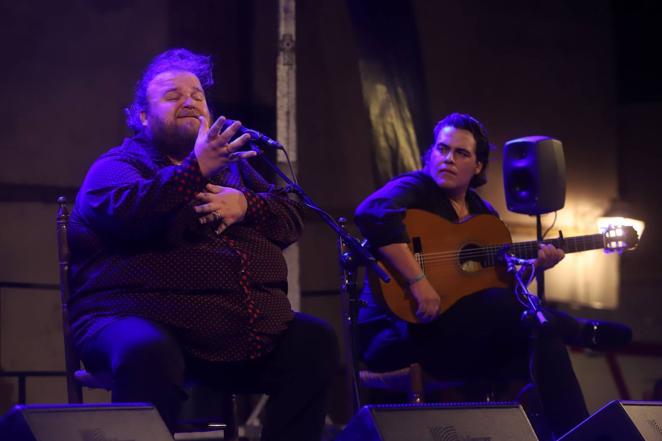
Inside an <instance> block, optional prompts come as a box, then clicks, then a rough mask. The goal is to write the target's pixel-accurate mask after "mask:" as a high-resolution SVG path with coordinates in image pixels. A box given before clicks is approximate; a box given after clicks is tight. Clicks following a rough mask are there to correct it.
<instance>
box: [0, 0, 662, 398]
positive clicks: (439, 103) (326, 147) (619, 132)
mask: <svg viewBox="0 0 662 441" xmlns="http://www.w3.org/2000/svg"><path fill="white" fill-rule="evenodd" d="M402 4H403V5H407V7H410V8H411V11H412V14H413V17H414V23H415V27H416V30H417V35H416V39H417V41H418V45H419V48H420V54H419V57H420V61H421V66H420V67H421V69H422V73H421V74H420V75H419V76H420V77H421V78H420V81H421V84H422V85H423V86H424V90H425V91H426V95H425V99H424V100H423V101H422V102H414V103H411V104H412V105H413V106H415V107H416V108H419V107H420V108H425V109H426V112H427V113H428V114H429V116H430V118H431V123H434V121H437V120H438V119H440V118H441V117H443V116H445V115H446V114H448V113H450V112H452V111H462V112H467V113H471V114H473V115H475V116H476V117H478V118H479V119H480V120H481V121H483V122H484V123H485V125H486V126H487V127H488V130H489V131H490V134H491V137H492V142H493V143H494V144H495V145H496V146H497V147H498V148H497V150H496V151H495V152H494V153H493V161H492V164H491V165H490V174H489V179H490V181H491V185H489V186H488V187H489V188H487V189H485V190H484V191H483V195H484V196H485V197H487V198H488V199H490V200H491V201H492V202H493V203H494V204H495V206H496V207H497V209H498V210H499V211H500V212H501V213H502V214H503V215H504V218H505V220H506V221H507V222H508V223H509V225H511V226H512V227H513V228H515V229H517V228H519V230H520V231H524V232H525V233H530V236H531V237H533V234H535V232H534V230H533V229H532V228H531V226H532V220H531V219H527V218H526V217H525V216H522V215H514V214H511V213H507V210H506V208H505V203H504V197H503V189H502V188H501V187H502V178H501V171H500V170H501V162H500V161H501V148H500V147H501V146H502V145H503V143H504V142H505V141H507V140H508V139H512V138H516V137H521V136H527V135H532V134H545V135H549V136H553V137H555V138H557V139H560V140H562V141H563V144H564V150H565V156H566V165H567V185H568V196H567V200H566V208H565V209H564V210H562V212H561V218H560V219H561V226H564V225H565V227H566V228H568V229H570V230H572V228H575V229H577V225H584V224H585V223H590V222H593V218H595V217H596V216H598V215H599V213H600V212H601V211H604V209H605V208H606V207H607V206H608V205H609V201H610V200H611V199H612V198H614V197H616V196H619V195H620V196H621V197H622V198H625V199H627V200H628V201H629V202H631V203H632V204H633V206H634V207H635V208H636V209H637V210H639V213H640V214H641V217H643V219H644V220H645V221H646V225H647V227H646V233H645V236H644V238H643V241H642V243H641V244H640V246H639V248H638V249H637V250H636V251H635V252H632V253H627V254H624V255H623V256H622V257H621V286H620V302H619V306H618V307H617V308H616V309H613V310H597V309H593V308H590V307H587V306H585V305H580V304H572V303H569V302H563V303H561V304H559V305H558V306H559V307H560V308H564V309H572V310H573V311H574V312H575V313H577V314H580V315H584V316H589V317H601V318H608V319H614V320H619V321H623V322H625V323H627V324H629V325H630V326H632V327H633V328H634V329H635V339H636V340H637V342H639V343H646V344H648V345H652V346H648V347H649V348H651V347H652V348H653V349H652V350H653V352H655V351H658V352H657V354H658V355H660V354H659V350H658V349H656V348H659V345H660V343H662V320H661V318H660V312H661V311H662V299H661V296H660V295H659V289H658V287H659V285H660V281H661V278H662V276H661V275H660V268H661V265H660V263H661V258H660V253H659V252H658V250H657V245H658V243H659V242H660V213H661V211H660V199H661V198H660V191H659V188H660V183H659V180H658V175H659V173H658V164H657V162H658V156H659V155H658V151H657V150H658V149H659V144H660V137H659V127H660V122H659V120H660V117H661V116H662V85H661V79H662V69H661V68H660V64H659V62H658V60H657V58H658V57H659V54H660V52H661V49H662V48H661V46H662V44H661V43H662V41H661V32H662V31H661V30H660V29H661V26H660V22H661V20H662V7H661V6H660V4H659V3H658V2H654V1H648V2H646V1H611V2H605V1H600V0H591V1H583V2H574V1H556V2H531V1H516V0H508V1H502V2H489V3H488V2H481V1H477V0H469V1H463V2H450V1H423V0H416V1H412V2H411V3H409V2H402ZM277 11H278V3H277V2H276V1H275V0H233V1H232V0H222V1H221V0H207V1H201V0H196V1H187V2H183V1H175V0H172V1H159V0H143V1H140V0H116V1H111V0H93V1H92V0H90V1H84V0H77V1H76V0H75V1H70V2H66V3H62V2H48V1H41V2H10V1H3V2H2V4H1V6H0V44H1V45H2V46H1V47H2V52H1V53H2V56H3V62H2V67H1V68H0V78H1V81H0V96H2V106H1V107H0V124H1V125H0V149H1V150H0V151H1V152H2V158H3V160H2V162H1V163H0V207H2V217H1V219H2V224H1V225H0V239H1V243H2V246H1V250H0V281H2V284H3V285H2V291H0V293H2V294H3V295H2V296H1V297H2V303H0V313H1V314H2V319H3V321H2V323H1V324H0V325H1V326H0V338H1V339H0V368H4V369H38V368H44V367H46V368H51V369H59V368H60V367H59V365H58V364H57V363H59V361H60V360H61V355H60V349H59V347H57V345H58V342H59V337H58V336H57V335H58V334H57V332H58V327H59V325H58V323H57V319H55V318H54V317H57V298H56V294H57V292H56V291H55V290H52V289H51V290H50V291H49V290H48V289H45V290H39V289H36V288H35V289H33V290H30V289H28V290H23V291H22V290H16V289H15V288H13V286H14V285H12V284H15V283H17V282H20V283H29V284H45V285H49V284H55V283H57V272H56V269H57V268H56V265H55V262H56V260H55V242H54V234H53V231H54V222H53V219H54V213H55V205H54V201H55V197H56V195H59V194H67V195H69V196H73V195H75V192H76V190H77V188H78V186H79V185H80V182H81V180H82V178H83V176H84V173H85V171H86V170H87V168H88V167H89V165H90V164H91V163H92V161H93V160H94V159H95V158H96V157H97V156H98V155H99V154H100V153H102V152H103V151H105V150H106V149H108V148H109V147H112V146H114V145H117V144H119V143H120V142H121V140H122V138H123V136H125V135H126V134H128V130H127V129H126V128H125V126H124V115H123V111H122V109H123V107H124V106H125V105H127V104H128V103H129V102H130V100H131V96H132V91H133V86H134V84H135V82H136V81H137V79H138V77H139V75H140V72H141V71H142V69H143V68H144V67H145V65H146V64H147V62H148V61H149V60H150V59H151V58H152V57H153V56H154V55H156V54H158V53H159V52H161V51H163V50H165V49H167V48H171V47H187V48H189V49H192V50H194V51H198V52H204V53H209V54H211V55H212V56H213V59H214V62H215V73H216V75H215V78H216V86H215V87H214V89H213V91H212V92H211V94H210V96H209V101H210V102H211V104H212V106H213V108H214V110H215V111H216V113H217V114H218V113H221V112H222V113H223V114H225V115H228V116H230V117H232V118H234V119H241V120H242V122H244V123H245V124H246V125H247V126H249V127H254V128H256V129H260V130H261V131H263V132H265V133H267V134H269V135H272V136H273V135H275V106H276V102H275V79H276V74H275V61H276V55H277V50H278V42H277V38H278V37H277V24H278V20H277ZM296 12H297V35H296V45H297V46H296V51H297V52H296V55H297V113H298V119H297V123H298V157H299V163H298V169H299V175H300V180H301V184H302V185H303V186H304V188H305V189H306V190H307V191H308V192H309V193H310V195H311V196H312V197H313V199H314V200H316V201H317V202H318V203H319V204H320V205H321V206H322V207H324V208H326V209H327V210H328V211H330V212H331V213H332V214H334V215H336V216H338V215H344V216H349V217H351V214H352V212H353V210H354V208H355V206H356V205H357V204H358V203H359V202H360V201H361V200H362V199H363V198H364V197H365V196H367V195H368V194H369V193H370V192H371V191H373V190H374V189H375V188H376V184H377V182H378V179H377V177H376V176H374V174H373V163H372V161H373V157H374V149H375V145H374V142H373V138H372V136H371V121H370V118H369V114H368V111H367V109H366V106H365V102H364V98H363V94H362V83H361V72H360V63H359V61H360V59H361V55H360V51H359V49H358V48H359V45H358V44H357V37H356V36H357V33H356V32H355V31H356V29H354V28H353V27H352V20H351V17H350V12H349V9H348V7H347V3H346V2H345V1H341V0H328V1H313V0H299V1H298V2H297V11H296ZM429 129H430V130H431V129H432V126H430V127H429ZM422 138H423V139H421V140H420V143H421V145H423V147H424V146H425V144H426V143H427V142H429V140H430V139H429V138H428V139H425V138H424V137H422ZM564 213H565V214H567V217H565V218H564V217H563V215H564ZM584 218H586V219H584ZM577 219H580V220H581V221H577ZM573 220H574V222H572V221H573ZM589 221H590V222H589ZM564 222H565V224H564ZM564 232H565V230H564ZM579 233H581V234H586V233H587V231H579ZM301 253H302V264H301V272H302V277H301V285H302V290H303V303H302V305H303V309H304V310H305V311H309V312H312V313H314V314H316V315H319V316H322V317H325V318H327V319H329V320H332V321H334V322H336V323H337V322H338V319H339V312H338V301H337V287H338V268H337V264H336V261H335V244H334V236H333V234H332V233H330V232H329V231H328V230H327V229H326V227H325V226H324V225H323V224H321V223H320V222H319V221H317V220H316V219H315V218H314V217H311V218H310V219H309V220H308V222H307V229H306V233H305V236H304V238H303V239H302V241H301ZM46 288H48V286H46ZM27 299H29V300H27ZM53 299H55V300H53ZM35 305H42V306H43V305H48V306H46V307H45V308H46V309H45V311H44V312H36V309H35V308H36V307H35ZM39 314H43V316H44V317H50V319H51V322H53V323H52V324H50V325H49V324H43V323H42V320H38V319H36V317H41V316H40V315H39ZM53 320H55V321H53ZM46 321H47V320H46ZM26 322H33V323H34V322H39V323H40V324H39V325H37V324H35V325H34V326H33V327H32V329H33V330H32V331H28V330H27V328H25V327H22V326H25V323H26ZM49 323H50V322H49ZM39 326H41V327H39ZM34 329H38V331H35V330H34ZM35 333H36V334H35ZM39 345H45V346H48V349H47V350H44V347H43V346H42V347H40V348H35V346H39ZM655 345H657V346H655ZM51 346H52V347H51ZM660 376H662V369H661V370H660V371H659V373H658V374H657V378H659V377H660ZM654 378H655V375H654V374H653V376H652V377H647V378H646V379H645V380H642V381H652V380H653V379H654ZM57 387H59V386H52V390H53V392H52V393H51V395H48V396H47V397H46V398H41V397H37V396H36V395H35V400H37V399H40V400H48V399H50V398H49V397H57V393H58V392H56V389H57ZM47 389H48V387H46V389H45V390H47ZM12 394H15V388H14V386H12V385H6V384H5V385H4V386H2V387H0V396H2V397H3V398H2V399H1V400H0V401H2V403H0V404H2V405H3V406H6V405H7V404H8V403H9V402H10V401H11V398H10V397H11V396H12ZM614 398H616V397H614ZM635 398H641V397H635ZM55 399H56V398H55Z"/></svg>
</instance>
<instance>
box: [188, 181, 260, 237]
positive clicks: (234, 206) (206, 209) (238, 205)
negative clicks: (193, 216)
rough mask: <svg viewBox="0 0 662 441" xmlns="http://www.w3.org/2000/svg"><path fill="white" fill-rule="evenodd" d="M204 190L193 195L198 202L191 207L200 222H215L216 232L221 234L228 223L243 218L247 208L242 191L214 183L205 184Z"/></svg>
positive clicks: (239, 220) (230, 223)
mask: <svg viewBox="0 0 662 441" xmlns="http://www.w3.org/2000/svg"><path fill="white" fill-rule="evenodd" d="M205 190H206V191H203V192H201V193H198V194H196V195H195V199H196V200H197V201H199V202H200V204H199V205H196V206H194V207H193V210H195V212H196V213H198V214H199V215H200V218H199V219H198V221H199V222H200V223H201V224H203V225H204V224H208V223H216V224H217V225H216V234H221V233H222V232H223V231H225V230H226V229H227V228H228V227H229V226H230V225H232V224H235V223H237V222H241V221H242V220H244V217H245V216H246V210H247V208H248V202H247V201H246V196H244V193H242V192H241V191H240V190H237V189H236V188H232V187H223V186H221V185H214V184H207V185H206V186H205Z"/></svg>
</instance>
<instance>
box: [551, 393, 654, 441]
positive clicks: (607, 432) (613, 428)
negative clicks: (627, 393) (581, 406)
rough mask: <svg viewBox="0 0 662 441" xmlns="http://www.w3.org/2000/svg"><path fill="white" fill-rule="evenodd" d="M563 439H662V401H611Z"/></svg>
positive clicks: (574, 440) (638, 440)
mask: <svg viewBox="0 0 662 441" xmlns="http://www.w3.org/2000/svg"><path fill="white" fill-rule="evenodd" d="M559 441H662V402H660V401H611V402H609V403H607V405H605V406H604V407H603V408H602V409H600V410H598V411H597V412H595V413H594V414H593V415H591V416H590V417H588V418H587V419H586V420H584V421H583V422H582V423H581V424H579V425H577V427H575V428H574V429H572V430H571V431H570V432H568V433H567V434H565V435H564V436H563V437H561V438H560V439H559Z"/></svg>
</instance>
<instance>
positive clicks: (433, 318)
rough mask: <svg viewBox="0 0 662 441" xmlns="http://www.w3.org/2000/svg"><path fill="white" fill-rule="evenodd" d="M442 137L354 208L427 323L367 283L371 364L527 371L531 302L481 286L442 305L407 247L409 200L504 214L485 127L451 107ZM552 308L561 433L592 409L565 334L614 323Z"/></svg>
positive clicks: (362, 320) (544, 250)
mask: <svg viewBox="0 0 662 441" xmlns="http://www.w3.org/2000/svg"><path fill="white" fill-rule="evenodd" d="M434 140H435V141H434V143H433V144H432V145H431V146H430V147H429V148H428V149H427V151H426V152H425V154H424V155H423V163H424V166H423V169H422V170H418V171H415V172H412V173H406V174H404V175H401V176H398V177H396V178H394V179H393V180H392V181H390V182H389V183H387V184H386V185H385V186H384V187H382V188H381V189H379V190H377V191H376V192H375V193H373V194H372V195H370V196H369V197H368V198H367V199H366V200H364V201H363V202H362V203H361V205H360V206H359V207H358V209H357V210H356V216H355V221H356V224H357V225H358V227H359V229H360V230H361V232H362V233H363V235H364V236H365V237H366V238H367V239H368V241H369V243H370V244H371V246H372V247H373V249H374V250H375V251H376V253H377V254H378V256H379V257H380V258H381V259H382V260H384V261H386V262H387V263H389V264H390V266H391V267H392V268H394V269H395V271H397V272H399V273H400V275H401V276H402V277H403V278H404V280H407V281H408V283H409V287H410V290H411V293H412V295H413V297H414V298H415V300H416V302H417V304H418V309H417V311H416V314H417V317H418V319H419V322H420V323H419V324H407V323H405V322H403V321H400V320H398V319H396V318H394V317H393V316H392V315H390V314H387V311H386V310H385V309H384V307H383V306H382V304H380V303H379V302H376V301H375V298H374V297H373V295H372V294H371V293H370V290H369V287H368V284H367V283H366V284H364V287H365V288H364V291H363V293H362V298H363V300H364V301H365V302H366V305H367V306H366V307H364V308H362V309H361V312H360V314H359V327H360V341H361V346H362V355H363V359H364V362H365V363H366V364H367V366H368V367H369V369H371V370H374V371H386V370H395V369H398V368H402V367H404V366H407V365H408V364H410V363H412V362H414V361H418V362H420V363H421V364H422V366H423V368H424V370H426V371H427V372H428V373H430V374H432V375H436V376H439V377H440V378H444V379H453V380H463V381H464V380H468V381H473V380H476V381H486V380H487V381H490V382H493V381H499V380H507V379H514V378H522V379H526V378H527V377H528V350H529V346H528V341H529V330H527V329H526V328H525V327H524V326H523V325H522V324H521V323H520V317H521V315H522V312H523V307H522V306H521V305H520V304H519V303H518V302H517V301H516V299H515V297H514V295H513V293H512V292H510V291H509V290H507V289H488V290H484V291H479V292H476V293H474V294H472V295H469V296H467V297H464V298H463V299H461V300H460V301H459V302H457V303H456V304H455V305H453V306H451V307H450V308H449V309H448V310H447V311H441V310H440V298H439V295H438V294H437V291H436V290H435V288H434V287H433V286H432V285H431V284H430V282H429V281H428V280H427V278H426V277H425V274H424V272H423V269H422V268H421V266H420V265H419V263H418V262H417V261H416V259H415V257H414V255H413V254H412V252H411V251H410V249H409V247H408V246H407V243H409V241H410V240H409V237H408V235H407V232H406V229H405V226H404V224H403V218H404V215H405V211H406V210H407V209H410V208H416V209H423V210H427V211H430V212H432V213H434V214H437V215H439V216H441V217H443V218H445V219H447V220H450V221H453V222H457V221H461V220H464V219H466V218H468V217H469V216H471V215H474V214H487V215H493V216H498V214H497V212H496V211H495V210H494V208H493V207H492V206H491V205H490V204H489V203H488V202H487V201H485V200H483V199H482V198H481V197H480V196H479V195H478V193H477V192H476V191H475V190H474V188H476V187H479V186H481V185H483V184H485V183H486V182H487V179H486V170H487V165H488V162H489V153H490V143H489V140H488V136H487V131H486V130H485V128H484V127H483V125H482V124H481V123H480V122H479V121H478V120H476V119H475V118H473V117H472V116H469V115H466V114H459V113H453V114H451V115H449V116H447V117H446V118H444V119H442V120H441V121H439V123H438V124H437V125H436V127H435V128H434ZM563 257H564V254H563V251H562V250H559V249H556V248H554V247H553V246H552V245H542V246H541V247H540V250H539V253H538V257H537V259H536V263H535V264H536V266H537V267H538V268H544V269H547V268H551V267H553V266H554V265H556V264H557V263H558V262H559V261H560V260H561V259H563ZM546 315H547V319H548V320H549V321H550V322H551V326H550V327H549V329H543V330H542V331H541V332H540V337H539V339H538V343H537V350H536V352H535V353H536V359H535V369H536V372H537V380H538V392H539V395H540V398H541V400H542V404H543V407H544V411H545V415H546V417H547V420H548V422H549V425H550V426H551V428H552V430H553V431H554V432H555V433H556V435H562V434H564V433H565V432H566V431H568V430H569V429H571V428H572V427H574V426H575V425H576V424H578V423H579V422H581V421H582V420H583V419H584V418H586V417H587V416H588V412H587V409H586V405H585V403H584V398H583V395H582V392H581V390H580V387H579V384H578V382H577V379H576V377H575V374H574V371H573V369H572V365H571V363H570V358H569V356H568V352H567V350H566V348H565V345H564V342H565V343H572V344H577V345H582V346H586V345H589V344H595V343H596V342H597V340H596V339H595V338H594V337H596V335H595V334H591V333H592V332H594V331H595V330H596V329H600V327H601V326H602V327H604V326H606V325H607V324H606V323H604V322H599V323H598V322H590V323H589V322H586V321H582V320H576V319H574V318H572V317H570V316H568V315H566V314H562V313H559V312H556V311H548V312H547V314H546ZM594 324H595V325H596V326H593V325H594ZM598 325H600V326H598ZM625 334H626V335H625V336H624V337H625V338H624V339H623V343H625V342H626V340H629V338H630V334H629V330H626V331H625ZM600 343H602V344H604V343H605V342H600ZM541 439H542V438H541Z"/></svg>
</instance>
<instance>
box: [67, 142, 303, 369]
mask: <svg viewBox="0 0 662 441" xmlns="http://www.w3.org/2000/svg"><path fill="white" fill-rule="evenodd" d="M209 182H210V180H207V179H206V178H205V177H203V176H202V174H201V173H200V169H199V167H198V163H197V160H196V158H195V155H194V154H193V153H191V155H189V156H188V157H187V158H186V159H185V160H184V161H182V163H181V164H179V165H173V164H171V163H170V161H169V160H168V159H167V158H166V157H165V156H164V155H163V154H162V153H161V152H159V151H158V150H157V149H156V148H154V147H153V146H151V145H150V143H149V142H147V141H146V140H145V139H143V138H141V137H139V136H138V137H134V138H131V139H127V140H125V141H124V143H123V144H122V145H121V146H119V147H116V148H114V149H111V150H110V151H109V152H107V153H106V154H104V155H103V156H102V157H101V158H99V159H98V160H97V161H96V162H95V163H94V164H93V165H92V167H91V168H90V170H89V172H88V174H87V176H86V178H85V181H84V183H83V185H82V187H81V190H80V192H79V194H78V197H77V199H76V203H75V206H74V209H73V211H72V215H71V219H70V225H69V242H70V247H71V253H72V259H71V287H72V293H73V295H72V300H71V302H70V305H69V308H70V317H71V320H72V330H73V333H74V338H75V340H76V344H77V346H78V347H79V348H81V347H84V345H85V344H86V342H87V341H88V339H89V338H90V337H91V336H92V335H94V334H95V333H96V332H98V331H99V330H100V329H101V328H103V327H104V326H106V325H107V324H109V323H112V322H113V321H114V320H116V319H117V318H118V317H126V316H138V317H143V318H146V319H148V320H153V321H156V322H158V323H160V324H162V325H164V326H166V327H167V328H168V329H170V330H171V331H172V332H173V334H174V335H175V336H176V337H177V338H178V339H179V341H180V342H181V345H182V348H183V349H184V350H185V351H186V352H188V353H189V354H190V355H192V356H194V357H198V358H200V359H204V360H209V361H241V360H249V359H255V358H258V357H261V356H263V355H264V354H266V353H268V352H269V351H270V350H271V349H272V347H273V344H274V338H275V337H276V336H277V335H278V334H280V333H281V332H283V331H284V330H285V329H286V327H287V324H288V322H289V321H290V320H291V319H292V317H293V313H292V310H291V307H290V303H289V301H288V299H287V295H286V293H287V266H286V264H285V260H284V258H283V255H282V249H283V248H284V247H286V246H287V245H289V244H291V243H293V242H294V241H296V240H297V239H298V237H299V235H300V233H301V229H302V219H301V205H300V204H299V203H297V202H294V201H292V200H291V199H289V198H288V197H287V195H286V194H284V193H283V191H282V190H278V189H275V188H274V187H273V186H271V185H269V184H267V183H266V182H265V181H264V179H263V178H262V177H261V176H260V175H259V174H258V173H257V172H256V171H255V170H254V169H252V168H251V167H250V165H248V163H246V162H245V161H240V162H236V163H232V164H231V165H229V166H228V167H226V168H225V169H224V170H223V171H222V173H220V174H219V175H218V176H215V177H214V178H213V179H211V182H212V183H215V184H218V185H223V186H227V187H233V188H236V189H239V190H241V191H242V192H243V194H244V196H245V197H246V201H247V203H248V208H247V212H246V215H245V218H244V220H243V221H241V222H238V223H235V224H233V225H231V226H230V227H229V228H227V229H226V230H224V231H223V233H222V234H220V235H219V234H216V232H215V230H216V228H217V226H218V224H214V223H211V224H210V223H207V224H204V225H201V224H200V223H199V221H198V218H199V215H197V214H196V213H195V212H194V210H193V205H194V197H195V195H196V194H197V193H198V192H200V191H204V187H205V185H206V184H207V183H209Z"/></svg>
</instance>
